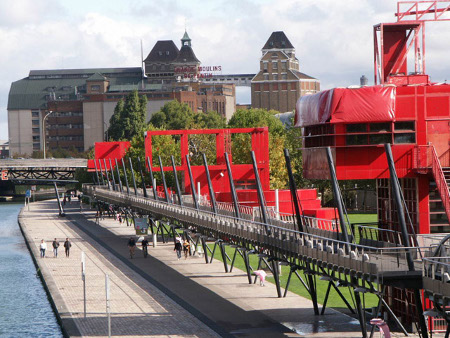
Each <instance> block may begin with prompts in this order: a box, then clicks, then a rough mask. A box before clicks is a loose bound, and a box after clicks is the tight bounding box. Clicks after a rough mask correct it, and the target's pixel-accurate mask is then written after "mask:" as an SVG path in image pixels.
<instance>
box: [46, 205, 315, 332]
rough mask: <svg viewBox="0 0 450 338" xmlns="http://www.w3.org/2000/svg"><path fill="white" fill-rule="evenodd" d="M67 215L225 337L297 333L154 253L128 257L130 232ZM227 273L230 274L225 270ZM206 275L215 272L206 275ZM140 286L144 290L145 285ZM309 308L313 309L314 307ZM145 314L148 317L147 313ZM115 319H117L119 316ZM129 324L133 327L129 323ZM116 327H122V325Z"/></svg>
mask: <svg viewBox="0 0 450 338" xmlns="http://www.w3.org/2000/svg"><path fill="white" fill-rule="evenodd" d="M53 211H54V209H53ZM73 211H75V210H73ZM66 215H67V216H66V218H67V219H68V220H70V221H71V222H72V224H74V225H75V227H73V228H72V230H74V231H75V232H76V233H77V234H78V235H79V236H80V237H81V238H82V239H84V240H87V241H90V239H92V240H94V241H95V242H97V243H98V244H99V245H101V246H102V247H104V248H105V249H106V250H108V251H109V252H110V253H111V254H113V255H114V256H115V257H116V258H117V259H118V260H119V261H120V262H121V263H122V264H125V265H126V266H127V267H129V268H130V269H132V270H133V271H134V272H136V273H137V274H139V275H140V276H141V277H143V278H144V279H145V280H147V281H148V282H150V283H151V284H153V285H154V286H155V287H156V288H158V289H159V290H160V291H162V292H163V293H164V294H165V295H166V296H168V297H169V298H171V299H172V300H173V301H175V302H176V303H177V304H178V305H180V306H182V307H183V308H184V309H185V310H187V311H188V312H190V313H191V314H192V315H194V316H195V317H197V318H198V319H199V320H200V321H202V322H203V323H204V324H206V325H207V326H209V327H210V328H211V329H212V330H214V331H215V332H216V333H218V334H219V335H221V336H224V337H227V336H228V337H229V336H234V335H242V336H255V337H263V336H267V337H285V336H286V335H291V334H293V333H292V331H291V330H289V329H288V328H286V327H285V326H283V325H281V324H280V323H278V322H277V321H275V320H273V319H271V318H270V317H269V316H268V315H267V314H265V313H264V312H263V311H246V310H244V309H242V308H240V307H239V306H237V305H235V304H233V303H231V302H230V301H228V300H226V299H224V298H222V297H221V296H220V295H218V294H216V293H214V292H213V291H211V290H209V289H208V288H206V287H204V286H202V285H200V284H198V283H197V282H195V281H194V280H193V278H192V277H186V276H184V275H183V274H181V273H179V272H178V271H176V270H175V269H174V268H172V267H170V266H167V265H166V264H165V263H163V262H162V261H160V260H158V259H156V258H155V257H153V256H151V255H149V256H148V258H147V259H134V260H130V259H129V258H128V248H127V246H126V243H127V238H129V235H123V236H120V235H116V234H114V233H112V232H111V231H109V230H108V229H107V228H103V227H102V226H99V225H98V224H96V223H95V222H93V221H90V220H87V219H86V218H85V217H84V216H83V215H80V214H79V213H78V212H70V210H69V208H68V209H67V210H66ZM86 234H87V236H86ZM110 264H112V265H113V266H114V267H116V268H117V269H119V270H120V269H121V266H120V265H119V264H117V261H116V260H114V261H110ZM203 264H204V263H203ZM224 276H226V275H225V273H224ZM206 277H211V276H210V275H206ZM129 278H131V279H132V276H129ZM134 282H137V281H134ZM139 290H141V292H142V289H139ZM151 296H152V297H153V298H154V299H155V300H156V301H157V302H158V303H160V304H165V303H166V302H167V300H166V299H165V297H164V295H160V294H158V293H152V294H151ZM298 310H299V309H291V311H298ZM307 310H308V311H310V312H311V313H312V310H311V309H307ZM144 317H145V318H147V319H148V317H147V316H144ZM124 318H126V319H127V320H128V319H129V320H131V321H132V320H137V319H133V316H130V317H127V316H125V314H124ZM298 318H301V317H297V321H298ZM75 320H77V319H75ZM80 320H82V319H80ZM115 320H116V321H117V319H115ZM149 320H155V321H156V320H161V321H163V322H164V319H161V318H159V319H154V318H150V319H149ZM98 321H99V323H98V324H99V325H100V322H102V321H103V322H102V323H103V324H101V325H105V324H104V323H105V318H104V317H103V318H98ZM113 321H114V318H113V319H112V322H113ZM164 323H165V322H164ZM136 325H137V324H136ZM155 325H157V324H155ZM162 325H164V324H162ZM170 325H171V326H174V327H176V326H177V325H178V324H177V323H175V322H173V320H172V321H171V323H170ZM127 326H128V327H129V325H127ZM151 326H152V324H151V322H149V324H148V325H147V324H146V328H147V327H149V328H150V327H151ZM158 326H159V325H158ZM116 329H117V330H120V328H116ZM163 331H167V332H158V334H159V335H163V334H164V335H166V334H167V335H172V334H173V335H178V334H182V335H186V334H189V333H188V332H182V333H179V332H178V331H177V329H176V328H168V329H164V330H163ZM149 332H150V331H149ZM149 332H147V331H145V335H149V334H150V333H149ZM113 333H114V334H115V335H116V334H117V335H118V334H119V333H120V331H119V332H115V331H114V328H113ZM135 333H136V335H139V334H138V332H135ZM103 334H104V333H103ZM126 335H134V334H133V332H126Z"/></svg>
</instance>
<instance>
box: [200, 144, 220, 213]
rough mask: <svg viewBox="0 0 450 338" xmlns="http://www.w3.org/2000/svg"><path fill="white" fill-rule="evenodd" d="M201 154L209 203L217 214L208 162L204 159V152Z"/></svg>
mask: <svg viewBox="0 0 450 338" xmlns="http://www.w3.org/2000/svg"><path fill="white" fill-rule="evenodd" d="M202 156H203V165H204V166H205V172H206V179H207V180H208V188H209V197H210V200H211V205H212V208H213V212H214V214H216V215H217V205H216V196H215V195H214V189H213V186H212V183H211V176H210V175H209V169H208V162H207V161H206V155H205V153H203V154H202Z"/></svg>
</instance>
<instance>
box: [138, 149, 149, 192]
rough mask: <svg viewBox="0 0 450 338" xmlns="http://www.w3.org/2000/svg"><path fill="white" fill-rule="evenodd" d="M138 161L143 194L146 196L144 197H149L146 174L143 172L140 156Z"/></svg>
mask: <svg viewBox="0 0 450 338" xmlns="http://www.w3.org/2000/svg"><path fill="white" fill-rule="evenodd" d="M137 161H138V167H139V173H140V174H141V181H142V192H143V194H144V197H148V195H147V188H146V187H145V179H144V173H143V172H142V164H141V158H140V157H139V156H138V158H137Z"/></svg>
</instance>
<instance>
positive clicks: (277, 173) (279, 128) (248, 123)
mask: <svg viewBox="0 0 450 338" xmlns="http://www.w3.org/2000/svg"><path fill="white" fill-rule="evenodd" d="M277 113H278V112H277V111H274V110H271V111H267V110H265V109H248V110H245V109H242V110H241V109H238V110H237V111H236V112H235V113H234V114H233V116H232V117H231V119H230V121H229V122H228V127H230V128H256V127H268V128H269V159H270V186H271V188H272V189H282V188H286V186H287V182H288V181H287V178H288V177H287V171H286V165H285V161H284V155H283V148H284V147H285V142H286V131H285V128H284V126H283V124H282V123H281V121H280V120H279V119H278V118H276V117H275V114H277ZM251 146H252V145H251V142H250V135H248V134H236V135H234V136H233V138H232V153H233V163H251V156H250V151H251Z"/></svg>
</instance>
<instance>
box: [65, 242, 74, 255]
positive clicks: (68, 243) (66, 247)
mask: <svg viewBox="0 0 450 338" xmlns="http://www.w3.org/2000/svg"><path fill="white" fill-rule="evenodd" d="M71 246H72V243H70V241H69V239H68V238H66V241H65V242H64V251H65V252H66V257H69V255H70V247H71Z"/></svg>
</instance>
